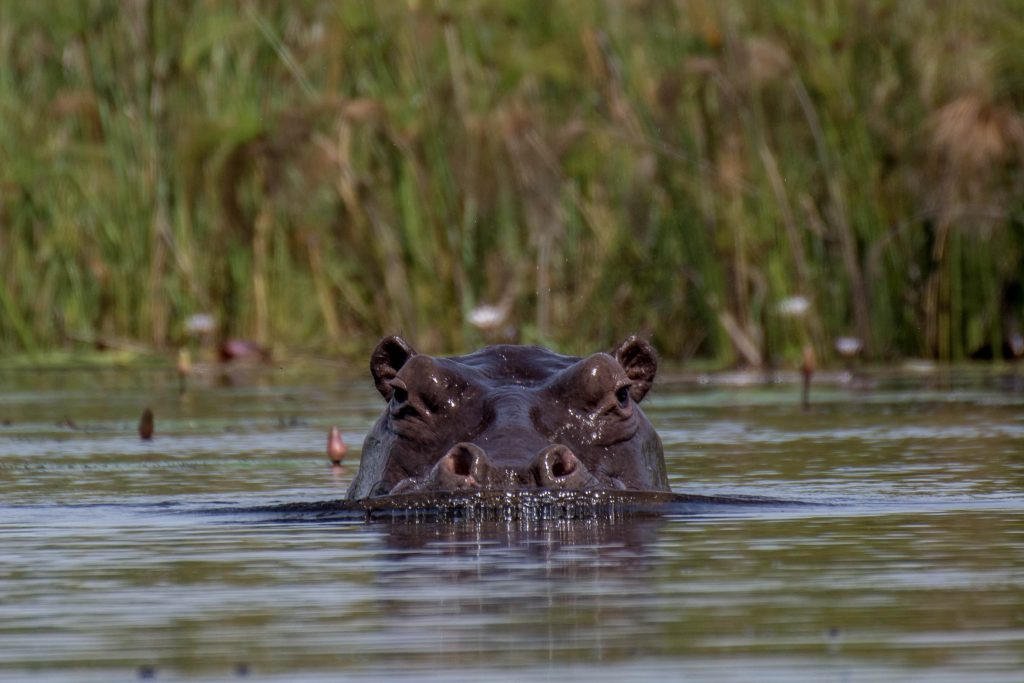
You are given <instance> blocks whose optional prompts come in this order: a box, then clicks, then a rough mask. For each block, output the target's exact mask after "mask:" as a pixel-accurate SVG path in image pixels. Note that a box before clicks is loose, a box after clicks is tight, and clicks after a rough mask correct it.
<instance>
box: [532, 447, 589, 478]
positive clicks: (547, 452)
mask: <svg viewBox="0 0 1024 683" xmlns="http://www.w3.org/2000/svg"><path fill="white" fill-rule="evenodd" d="M531 469H532V471H533V474H534V477H535V479H536V482H537V483H538V484H539V485H540V486H542V487H552V488H583V487H584V486H586V484H587V482H588V480H589V479H590V476H589V475H588V473H587V468H586V467H585V466H584V465H583V463H582V462H580V460H579V458H577V457H576V455H575V454H574V453H573V452H572V451H571V450H570V449H569V448H567V447H566V446H561V445H554V446H549V447H548V448H545V449H544V450H543V451H541V452H540V453H539V454H537V457H536V458H534V461H533V465H532V467H531Z"/></svg>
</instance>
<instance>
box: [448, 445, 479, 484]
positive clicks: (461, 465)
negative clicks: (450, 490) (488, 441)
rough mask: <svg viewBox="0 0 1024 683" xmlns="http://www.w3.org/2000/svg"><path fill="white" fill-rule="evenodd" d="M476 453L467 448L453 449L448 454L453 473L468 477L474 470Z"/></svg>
mask: <svg viewBox="0 0 1024 683" xmlns="http://www.w3.org/2000/svg"><path fill="white" fill-rule="evenodd" d="M474 459H475V458H474V455H473V453H471V452H470V451H469V449H467V448H459V449H457V450H454V449H453V450H452V451H451V452H450V453H449V454H448V463H449V465H450V466H451V471H452V473H453V474H457V475H459V476H460V477H468V476H469V475H470V474H472V472H473V461H474Z"/></svg>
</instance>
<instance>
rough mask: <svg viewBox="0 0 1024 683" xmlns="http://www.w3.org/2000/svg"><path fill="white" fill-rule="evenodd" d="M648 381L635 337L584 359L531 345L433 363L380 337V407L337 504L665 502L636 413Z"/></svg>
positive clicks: (655, 460)
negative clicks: (448, 495) (489, 498)
mask: <svg viewBox="0 0 1024 683" xmlns="http://www.w3.org/2000/svg"><path fill="white" fill-rule="evenodd" d="M656 370H657V358H656V356H655V353H654V349H653V348H652V347H651V345H650V344H648V343H647V342H646V341H644V340H642V339H639V338H637V337H630V338H629V339H627V340H626V341H625V342H623V343H622V344H621V345H619V346H618V348H616V349H614V350H612V351H610V352H609V353H595V354H593V355H590V356H587V357H586V358H576V357H573V356H563V355H560V354H557V353H554V352H552V351H549V350H547V349H544V348H540V347H537V346H489V347H486V348H484V349H482V350H480V351H477V352H476V353H472V354H470V355H467V356H458V357H452V358H436V357H432V356H428V355H425V354H419V353H416V351H415V350H413V348H412V347H411V346H410V345H409V344H408V343H407V342H406V341H405V340H404V339H402V338H400V337H386V338H384V339H383V340H381V342H380V343H379V344H378V345H377V348H376V349H375V350H374V352H373V355H372V356H371V358H370V372H371V373H372V374H373V379H374V383H375V384H376V386H377V391H379V392H380V394H381V396H383V397H384V400H385V401H387V406H386V407H385V408H384V412H383V414H382V415H381V416H380V419H378V420H377V423H376V424H375V425H374V426H373V429H372V430H371V431H370V432H369V434H368V435H367V437H366V441H365V442H364V443H363V452H362V459H361V461H360V463H359V472H358V473H357V474H356V476H355V479H354V480H353V482H352V485H351V487H350V488H349V491H348V497H349V499H354V500H357V499H363V498H368V497H372V496H381V495H391V494H399V493H424V492H425V493H435V492H471V491H488V490H490V491H495V490H497V491H513V490H515V491H522V490H577V491H583V490H587V491H589V490H632V491H668V490H669V487H668V478H667V476H666V474H665V457H664V454H663V452H662V446H661V440H660V439H659V438H658V435H657V434H656V433H655V431H654V429H653V427H651V424H650V423H649V422H648V421H647V418H646V417H645V416H644V414H643V412H642V411H641V410H640V407H639V405H638V404H639V403H640V401H641V400H643V398H644V396H645V395H646V394H647V391H648V390H649V389H650V388H651V383H652V382H653V381H654V374H655V372H656Z"/></svg>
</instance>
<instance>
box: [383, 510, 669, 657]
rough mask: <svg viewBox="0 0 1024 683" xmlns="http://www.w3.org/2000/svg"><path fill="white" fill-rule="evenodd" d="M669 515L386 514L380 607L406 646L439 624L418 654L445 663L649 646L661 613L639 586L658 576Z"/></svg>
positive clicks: (632, 651)
mask: <svg viewBox="0 0 1024 683" xmlns="http://www.w3.org/2000/svg"><path fill="white" fill-rule="evenodd" d="M664 524H665V520H663V519H628V520H621V521H618V522H608V521H599V520H586V521H554V522H551V521H549V522H544V523H521V522H463V523H416V522H408V523H407V522H400V521H392V522H386V523H384V524H382V526H384V527H385V531H384V534H385V535H384V541H383V542H384V546H385V548H386V549H387V550H386V551H385V552H384V554H383V556H384V558H385V562H384V563H383V564H380V565H378V571H377V572H376V575H375V579H374V585H373V591H374V593H375V594H376V595H377V596H379V599H378V603H377V605H376V610H377V611H379V612H380V613H382V614H388V615H390V620H391V621H392V622H393V624H394V625H393V628H392V629H391V632H390V634H389V637H395V638H396V640H397V643H396V644H399V647H401V644H405V643H407V642H409V641H410V640H413V641H415V640H417V639H418V638H422V637H424V636H429V635H431V634H432V635H433V636H434V637H435V638H436V640H435V641H434V642H435V644H436V647H435V648H430V647H427V648H424V650H425V651H423V652H420V653H419V656H420V657H423V658H424V659H426V660H429V661H431V662H432V663H433V664H434V665H439V666H441V665H443V666H446V667H451V666H453V665H454V664H456V663H457V662H459V661H465V662H468V663H472V664H473V665H475V666H482V665H487V664H490V665H494V666H512V665H515V664H517V663H518V664H522V663H523V662H524V661H556V662H560V663H562V664H566V663H570V662H578V661H583V662H586V661H606V660H608V659H619V658H621V657H624V656H642V655H646V654H650V652H651V651H652V648H651V647H649V646H648V644H649V643H650V641H649V640H647V639H638V638H636V636H639V635H641V634H642V633H643V632H644V631H646V630H648V628H647V626H645V624H646V623H647V622H649V621H650V622H651V623H653V621H654V619H655V618H656V616H657V615H656V614H655V613H651V612H650V611H649V609H648V605H647V601H646V600H642V601H633V600H632V597H633V596H634V595H635V594H636V593H637V592H638V587H642V586H646V585H648V583H649V581H650V579H651V571H650V565H649V560H650V559H651V552H652V544H653V543H655V542H656V540H657V536H658V531H659V529H660V528H662V526H663V525H664ZM614 624H618V625H628V628H629V637H627V638H625V639H623V638H620V637H617V636H615V635H613V634H611V633H608V631H609V629H610V628H612V626H613V625H614ZM421 629H422V631H421ZM403 632H404V636H403ZM410 632H413V633H420V634H421V635H419V636H412V637H411V638H410V637H409V636H410Z"/></svg>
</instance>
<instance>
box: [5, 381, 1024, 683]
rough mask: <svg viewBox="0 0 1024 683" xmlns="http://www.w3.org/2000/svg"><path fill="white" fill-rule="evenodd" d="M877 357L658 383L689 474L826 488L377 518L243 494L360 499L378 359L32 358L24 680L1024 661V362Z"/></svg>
mask: <svg viewBox="0 0 1024 683" xmlns="http://www.w3.org/2000/svg"><path fill="white" fill-rule="evenodd" d="M871 378H872V381H870V382H864V381H861V379H862V378H858V381H856V382H845V383H836V384H828V385H824V384H823V385H821V386H817V387H815V390H814V392H813V401H814V405H813V407H812V409H811V411H810V412H806V413H805V412H803V411H802V410H801V409H800V406H799V395H798V391H797V389H796V387H795V386H794V385H791V384H785V383H783V384H767V385H766V384H760V383H753V384H748V385H746V386H743V387H734V386H731V385H728V384H724V383H722V382H720V381H719V380H720V379H721V378H684V377H682V376H677V378H676V380H675V381H666V382H662V383H660V384H658V385H656V388H655V390H654V391H652V393H651V395H650V397H649V398H648V399H647V400H646V401H645V403H644V405H645V407H646V410H647V412H648V415H649V417H650V418H651V420H652V422H653V423H654V425H655V427H656V428H657V429H658V430H659V432H660V434H661V435H662V439H663V441H664V442H665V447H666V456H667V459H668V468H669V472H670V476H671V481H672V486H673V488H674V489H675V490H677V491H680V492H686V493H693V494H702V495H763V496H771V497H776V498H777V497H784V498H788V499H793V500H800V501H804V502H808V503H811V504H810V505H805V506H798V507H794V508H791V509H780V508H778V507H765V508H763V509H762V508H758V507H757V506H754V507H750V506H741V507H733V508H730V507H728V506H723V507H722V509H720V510H714V511H709V512H706V513H702V514H696V515H689V514H677V515H664V516H661V517H653V518H652V517H642V518H630V519H617V520H600V519H599V520H546V521H536V520H533V521H531V520H509V521H493V520H490V521H486V520H483V521H461V522H437V521H423V520H416V519H385V520H377V521H371V522H366V521H362V520H357V519H349V520H340V519H330V520H327V521H325V520H323V519H317V518H316V517H313V516H310V517H309V518H302V517H301V516H299V517H297V518H293V519H287V520H282V519H280V518H276V519H270V518H268V517H267V516H266V515H261V514H255V513H254V514H246V513H245V512H244V511H243V512H238V511H237V510H238V509H239V508H243V509H244V508H256V507H261V506H267V505H272V504H277V503H296V502H308V501H325V500H332V499H337V498H340V497H341V496H343V494H344V491H345V488H346V486H347V484H348V481H349V478H350V477H351V475H352V473H353V469H352V467H351V466H350V467H348V468H347V469H345V470H344V471H343V472H341V473H338V472H335V471H332V469H331V468H330V467H329V466H328V465H327V463H326V458H325V457H324V455H323V447H324V441H325V436H326V430H327V427H328V426H329V425H332V424H337V425H338V426H340V427H341V428H342V430H343V431H344V432H345V434H346V441H347V442H348V444H349V446H350V448H352V450H351V451H350V461H351V460H354V459H355V458H357V457H358V452H357V451H358V448H357V446H358V444H359V443H361V441H362V437H363V436H364V434H365V431H366V430H367V429H368V428H369V426H370V424H371V423H372V421H373V419H374V418H375V417H376V414H377V412H378V410H379V408H380V403H379V397H378V396H377V394H376V393H375V392H374V391H373V389H372V386H371V385H370V382H369V380H367V379H364V378H361V377H357V378H349V377H345V376H344V375H343V374H341V373H339V372H338V371H336V370H333V369H330V368H327V369H324V368H316V369H313V370H312V371H309V372H287V373H285V372H270V373H266V374H263V375H258V376H251V377H243V378H241V380H240V381H238V382H236V383H235V384H234V385H224V384H221V383H219V382H215V381H209V382H199V381H197V382H193V383H192V385H191V386H190V388H189V390H188V391H187V392H185V393H184V394H180V393H179V392H178V387H177V382H176V380H175V379H174V378H173V377H172V376H171V375H170V374H168V373H166V372H158V371H136V372H128V371H114V370H89V371H59V372H57V371H49V372H30V371H6V372H2V373H0V540H2V553H0V679H3V680H12V681H13V680H24V679H26V678H31V679H32V680H44V681H49V680H52V681H113V680H138V679H140V678H149V677H152V678H154V679H155V680H191V679H202V680H224V681H229V680H240V679H243V678H244V679H246V680H281V681H285V680H288V681H327V680H338V679H339V678H355V679H360V678H365V679H376V678H381V677H385V676H387V677H391V678H395V679H407V680H438V681H440V680H446V681H447V680H511V679H514V680H586V681H603V680H677V679H680V678H683V677H685V678H687V679H688V680H710V681H748V680H761V681H773V680H777V681H893V680H897V681H898V680H922V681H924V680H928V681H936V680H937V681H961V680H965V679H967V678H970V679H971V680H978V681H1020V680H1022V674H1021V671H1024V494H1022V491H1024V379H1022V378H1021V377H1020V376H1015V375H1013V374H1012V373H1009V372H1002V373H1000V372H998V371H993V370H959V371H956V372H933V373H927V374H920V375H915V374H901V373H874V374H873V375H871ZM146 406H150V407H152V408H153V410H154V412H155V414H156V424H157V435H156V438H155V439H154V440H153V441H152V442H142V441H140V440H139V438H138V436H137V434H136V431H135V427H136V422H137V420H138V417H139V414H140V413H141V412H142V409H143V408H144V407H146ZM229 509H230V510H235V512H225V511H226V510H229Z"/></svg>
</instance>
